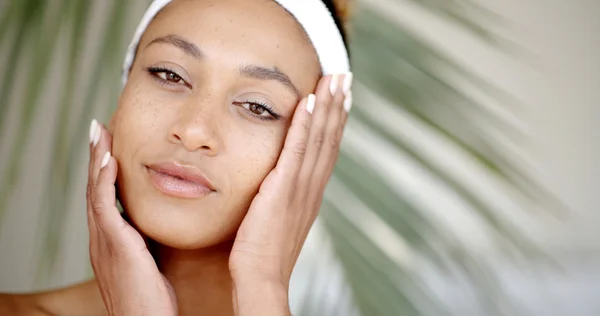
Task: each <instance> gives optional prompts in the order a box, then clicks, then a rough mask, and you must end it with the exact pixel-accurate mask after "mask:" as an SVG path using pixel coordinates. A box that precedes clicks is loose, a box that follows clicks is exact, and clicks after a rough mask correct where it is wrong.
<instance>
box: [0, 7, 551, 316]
mask: <svg viewBox="0 0 600 316" xmlns="http://www.w3.org/2000/svg"><path fill="white" fill-rule="evenodd" d="M126 3H127V2H125V1H118V0H113V1H108V2H107V5H109V6H110V9H109V10H108V11H107V13H105V14H107V17H108V19H107V20H106V22H105V24H104V26H103V28H102V32H101V33H100V34H102V35H101V39H100V43H101V44H100V45H99V47H101V51H100V52H99V53H98V54H97V56H96V57H94V58H93V66H92V70H91V72H90V73H89V76H86V77H82V76H80V75H79V73H80V70H81V68H82V65H81V60H82V57H83V56H82V54H83V53H82V51H84V48H85V47H87V46H89V45H90V42H91V41H93V39H88V38H86V37H85V36H84V34H86V30H88V29H89V28H90V27H92V25H91V22H90V20H92V19H91V16H92V12H93V8H92V6H93V5H92V3H90V2H88V1H79V2H73V1H68V0H59V1H58V2H56V1H53V2H51V1H49V0H22V1H12V2H10V3H9V4H5V5H4V7H5V8H6V10H4V11H3V13H0V44H1V45H2V49H6V50H7V54H6V56H7V61H8V62H7V67H6V68H5V69H4V70H3V71H2V72H0V75H1V76H2V77H0V123H1V124H0V126H2V128H0V139H4V135H5V131H6V128H5V126H6V124H5V123H6V120H7V119H8V110H9V108H14V107H15V106H16V105H14V104H11V100H14V99H17V98H15V95H14V92H13V90H14V82H15V80H11V78H12V77H14V76H15V75H14V74H15V71H16V65H17V64H18V62H19V61H20V60H22V58H27V61H28V62H29V63H30V64H31V65H32V67H31V69H30V70H29V71H28V72H27V73H25V74H24V75H25V76H26V80H27V89H26V91H25V92H24V93H25V95H26V97H25V102H24V103H23V105H22V106H19V108H18V110H19V113H20V115H19V117H20V121H19V123H18V131H17V133H15V135H16V136H15V139H12V141H11V142H9V144H13V145H12V146H11V147H10V148H9V153H8V154H5V155H7V156H8V158H9V159H8V160H7V161H8V163H7V165H6V166H3V167H4V168H5V169H4V170H7V174H3V175H2V177H1V179H0V180H1V181H0V222H2V218H3V217H2V215H3V214H4V213H5V212H6V206H7V205H8V201H9V197H10V196H11V194H12V192H13V190H14V189H15V188H16V187H17V184H18V180H19V179H20V178H19V177H20V175H21V173H20V172H22V169H23V168H22V166H21V165H20V163H21V160H22V159H21V158H22V156H23V152H24V147H25V144H26V143H27V142H28V141H32V140H30V139H29V131H30V130H31V124H32V121H33V118H34V114H35V113H36V112H37V111H38V110H39V108H40V107H41V106H43V102H42V101H40V99H39V95H40V93H41V91H42V90H43V89H44V88H45V82H46V80H47V78H48V69H49V66H48V65H49V64H50V63H51V61H52V60H55V59H56V58H57V56H55V55H53V53H54V52H55V50H56V47H55V46H56V43H58V42H59V41H58V40H57V39H58V37H59V36H66V37H67V41H66V43H68V61H69V62H68V63H67V65H66V74H67V75H66V76H65V77H64V79H63V81H64V82H61V89H63V90H61V95H60V105H61V106H60V108H59V115H58V116H57V120H56V122H54V124H53V125H54V126H57V128H56V129H55V130H54V133H53V135H51V136H50V137H49V141H51V142H52V144H53V147H52V148H54V149H55V150H54V152H53V153H52V157H51V158H50V165H49V168H48V172H47V174H46V175H44V176H43V177H42V180H43V181H45V183H46V185H45V187H44V192H43V194H42V199H43V201H44V203H43V205H44V207H45V210H42V211H41V214H42V216H41V219H40V223H41V226H40V229H39V230H38V232H39V233H38V234H39V235H38V240H39V243H38V245H37V247H36V249H34V251H35V252H36V253H39V254H40V255H39V259H40V260H39V263H40V264H39V266H38V270H37V277H38V281H40V282H41V284H44V285H48V284H50V279H49V276H50V275H52V274H54V273H55V272H56V270H57V269H56V267H55V263H56V259H57V255H58V253H60V250H61V248H62V247H63V246H61V239H62V237H63V234H64V231H65V229H66V226H65V219H66V217H67V215H68V214H69V212H70V211H71V210H70V209H69V207H68V206H69V205H70V204H69V203H68V202H69V192H71V191H72V190H73V189H74V188H73V186H74V183H75V180H76V179H78V178H79V177H81V175H80V174H78V171H79V169H76V168H74V166H76V165H78V164H79V163H81V161H84V160H85V159H86V158H87V157H85V156H84V154H83V151H82V150H80V149H81V148H84V146H83V145H84V143H85V142H86V138H87V128H88V123H89V121H90V119H91V117H92V113H96V114H97V113H98V112H101V113H102V115H104V116H108V113H109V112H110V111H112V110H113V109H114V106H106V104H105V103H102V102H99V101H98V100H104V98H102V97H101V96H102V94H101V93H103V92H106V93H107V94H108V96H109V97H108V99H110V100H111V102H112V103H111V104H114V103H115V102H114V101H115V100H116V99H117V95H118V93H119V91H120V87H119V83H118V75H119V71H120V68H119V67H118V65H120V62H121V58H122V52H123V51H124V48H125V43H126V42H125V41H126V40H127V39H128V38H129V36H130V33H131V31H132V30H131V27H132V26H131V25H127V24H126V23H125V22H126V21H127V20H136V19H135V18H133V19H132V18H131V17H133V16H135V17H138V16H139V15H140V13H141V12H139V10H133V9H130V8H129V7H130V6H131V5H128V4H126ZM408 3H411V4H413V5H417V6H419V7H420V8H421V9H424V10H426V11H428V12H430V13H433V14H434V15H435V16H437V17H439V18H441V19H444V20H446V21H447V22H448V23H451V24H453V25H455V26H458V27H461V28H463V29H464V30H465V31H467V32H469V33H470V34H472V35H473V36H475V37H477V38H478V39H480V40H481V41H483V42H485V43H488V44H489V45H494V46H495V47H498V48H499V49H508V50H509V49H511V48H514V47H515V45H514V44H513V43H510V42H509V41H507V40H505V39H503V38H501V37H500V36H498V35H497V34H494V33H493V32H491V31H490V30H489V28H488V27H486V25H485V24H484V23H483V22H482V21H486V23H491V22H493V23H502V22H504V19H503V18H502V17H499V16H497V15H496V14H494V13H493V12H491V11H489V10H487V9H486V8H484V7H482V6H480V5H479V4H477V3H475V2H472V1H471V0H411V1H409V2H408ZM50 5H52V6H53V8H55V10H48V8H49V6H50ZM396 5H397V4H396V2H393V1H390V0H361V1H358V3H357V10H356V15H355V19H354V21H353V23H352V32H351V33H352V47H351V49H352V58H353V69H354V73H355V78H356V85H355V90H354V93H355V105H354V110H353V113H352V115H351V117H350V119H349V123H348V127H347V133H346V137H345V139H344V142H343V146H342V150H341V152H340V157H339V159H338V163H337V165H336V169H335V171H334V175H333V177H332V180H331V183H330V185H329V186H328V189H327V192H326V196H325V200H324V203H323V209H322V213H321V216H320V218H319V219H318V221H317V223H318V224H317V225H316V226H315V230H314V232H311V236H313V237H311V238H312V239H311V238H309V241H308V242H307V245H308V246H307V247H314V249H316V250H313V251H312V252H310V251H308V250H307V252H306V253H303V256H302V257H301V258H303V259H302V260H301V262H300V264H299V267H298V269H297V271H299V272H298V273H303V272H302V271H303V269H304V270H305V272H304V274H302V275H303V276H305V279H303V280H300V281H301V282H304V283H303V284H305V286H304V288H303V289H299V290H298V292H296V293H295V294H294V293H292V294H293V295H295V296H296V297H297V301H298V302H300V304H299V305H298V307H297V308H296V309H298V311H299V314H298V315H341V314H343V315H369V316H372V315H373V316H377V315H444V314H449V309H447V308H446V307H444V306H443V305H442V304H441V303H440V302H439V301H438V300H436V298H435V296H434V295H432V291H431V290H432V289H431V288H430V285H429V284H428V283H427V282H426V281H425V280H424V279H423V278H422V276H421V275H420V272H419V266H422V265H427V266H430V267H431V269H434V270H435V271H437V272H439V273H442V274H461V275H464V276H465V279H466V280H467V282H468V284H469V286H471V287H473V288H475V289H477V291H478V292H479V293H481V296H480V297H479V300H480V302H481V303H482V304H483V305H485V306H486V309H487V310H488V311H489V312H490V313H496V314H502V313H506V312H507V310H509V311H510V313H511V314H514V313H515V311H514V310H510V309H507V308H506V306H508V305H510V303H511V302H510V300H508V299H506V298H505V297H503V296H502V295H501V293H502V288H501V287H499V282H497V280H496V276H495V275H494V273H493V268H492V267H491V266H490V265H489V264H487V263H486V262H485V260H483V259H482V258H481V256H480V255H479V254H478V253H477V252H476V251H474V250H473V249H471V247H470V246H469V245H468V242H467V241H466V240H464V237H461V236H459V235H460V234H458V230H457V229H456V228H454V227H448V224H447V223H444V222H443V221H440V220H439V218H438V217H437V215H436V210H432V209H430V208H431V207H427V206H425V205H423V204H422V203H420V202H419V198H416V197H415V196H414V195H415V194H414V192H415V190H411V189H409V188H407V187H406V185H407V184H406V183H405V182H406V181H404V182H403V181H400V179H397V178H394V176H392V175H393V174H395V173H394V172H392V171H390V170H388V169H386V168H387V167H386V166H388V167H389V166H396V167H397V166H398V163H399V161H407V162H410V163H411V166H406V168H414V169H418V171H419V172H418V174H419V177H423V178H427V180H428V181H431V182H435V183H437V185H438V186H439V187H441V188H443V191H444V192H446V193H447V194H451V195H453V196H454V197H455V199H456V201H459V202H460V203H461V205H462V206H459V207H455V208H460V209H464V211H465V212H467V213H470V214H471V216H472V217H474V218H477V219H478V220H479V223H480V224H478V229H479V230H480V231H484V232H486V238H489V239H490V241H491V243H493V244H495V245H496V246H497V247H498V248H499V249H509V250H505V251H506V252H507V254H510V252H511V251H517V252H518V253H520V254H521V255H522V256H525V257H531V256H532V254H535V255H538V251H537V249H536V247H535V245H533V244H532V243H530V241H529V240H528V239H527V238H526V237H524V236H523V234H522V233H521V232H520V231H519V230H518V229H516V228H515V226H514V225H513V223H512V222H511V221H510V220H508V219H507V217H506V216H505V215H504V213H505V212H504V210H503V209H502V208H501V207H498V206H497V205H496V203H494V202H495V201H493V200H490V199H489V197H486V196H485V195H482V194H480V192H479V188H478V187H476V186H473V184H472V183H470V182H469V181H467V180H466V177H464V175H461V174H458V173H457V172H455V170H452V168H449V167H448V165H447V164H444V163H442V162H443V158H444V157H440V153H439V152H438V154H432V153H431V152H430V151H428V150H426V148H425V147H426V146H424V144H425V143H427V142H430V138H431V137H430V136H427V137H426V136H424V135H425V134H426V135H433V136H432V137H433V138H435V139H437V141H439V142H443V143H444V144H445V145H447V146H448V148H451V149H452V150H453V151H454V152H459V153H460V154H461V155H462V157H464V159H465V161H467V162H468V163H469V165H471V166H472V167H473V170H475V172H477V173H478V174H480V175H481V176H482V178H485V179H486V181H488V180H489V181H490V182H491V183H496V184H499V185H501V186H503V187H506V188H510V190H511V191H512V192H516V193H518V195H519V196H518V198H526V199H530V200H535V201H539V200H543V201H546V200H547V201H550V199H549V197H550V195H548V194H547V193H545V191H544V190H543V188H541V187H540V186H539V185H538V184H537V183H535V182H534V181H532V180H531V179H529V178H527V177H526V176H524V173H523V172H522V170H521V169H520V168H522V167H521V163H520V161H518V160H516V159H515V158H514V157H513V156H511V155H510V153H509V151H508V150H507V148H505V147H503V146H501V145H499V143H498V142H497V141H496V140H497V137H496V136H497V135H498V134H501V135H502V136H503V137H504V138H506V139H508V140H510V141H512V142H515V143H516V142H517V141H519V140H521V139H524V138H526V137H525V135H523V133H522V132H521V131H520V130H519V129H518V128H517V127H516V126H515V125H514V124H513V123H511V121H509V120H507V119H504V118H503V116H499V115H497V113H499V112H502V113H509V114H510V113H516V114H514V115H515V116H518V115H519V113H518V111H519V109H518V107H515V106H512V105H514V104H517V103H518V102H517V101H516V100H514V98H512V96H510V95H509V94H508V93H506V92H504V91H501V90H500V89H497V88H496V87H494V86H493V85H491V84H489V83H488V82H486V81H485V80H483V79H482V78H480V77H478V76H477V75H476V74H474V73H472V72H471V71H469V70H467V69H465V68H464V67H463V66H461V64H460V63H458V62H456V61H454V60H452V59H451V58H449V57H448V56H446V54H445V53H444V52H443V51H442V50H440V49H437V48H436V47H434V46H433V45H432V44H431V43H430V42H427V41H425V40H423V39H422V38H421V37H420V36H419V35H417V33H415V32H414V30H413V29H411V28H408V27H406V26H405V25H403V24H402V23H399V22H400V21H398V20H397V19H395V18H394V17H393V16H390V12H392V11H393V10H386V8H392V7H394V6H396ZM54 6H58V7H54ZM56 8H57V9H56ZM141 8H142V7H137V9H141ZM52 12H54V13H52ZM50 13H52V14H50ZM61 34H62V35H61ZM5 35H12V36H5ZM26 51H31V54H29V55H28V54H24V52H26ZM449 74H451V75H449ZM19 76H21V74H19ZM457 78H460V80H461V81H463V82H468V83H469V84H470V86H471V87H476V88H477V89H479V90H480V91H481V93H485V94H487V95H488V96H489V97H491V98H495V99H496V100H498V101H499V102H498V104H501V105H498V106H495V107H493V106H492V107H490V106H489V105H484V104H481V103H479V102H478V101H477V100H475V99H474V98H472V97H471V96H470V95H469V94H468V93H466V92H464V91H463V90H462V89H461V88H460V87H461V85H459V84H457V83H456V82H455V81H456V80H457ZM77 91H83V92H80V94H81V95H82V96H83V97H82V99H83V103H82V105H81V106H78V105H76V104H78V103H77V100H78V99H77V98H76V95H77ZM99 109H101V111H99ZM397 117H398V118H399V117H402V119H403V121H402V122H410V124H413V125H415V126H417V127H418V128H417V129H412V130H409V129H406V128H403V127H402V126H400V125H401V121H400V120H395V118H397ZM403 124H404V123H403ZM415 131H420V132H415ZM430 147H431V146H430ZM442 154H444V153H442ZM386 159H387V160H386ZM390 159H397V161H390ZM413 181H414V179H413ZM421 190H422V189H421ZM554 202H555V201H552V203H554ZM4 224H5V223H4ZM315 236H316V237H315ZM311 245H312V246H311ZM305 249H306V248H305ZM81 255H82V256H86V257H87V253H82V254H81ZM322 258H327V259H326V260H321V259H322ZM306 271H308V272H306ZM497 302H502V304H498V303H497ZM340 313H341V314H340Z"/></svg>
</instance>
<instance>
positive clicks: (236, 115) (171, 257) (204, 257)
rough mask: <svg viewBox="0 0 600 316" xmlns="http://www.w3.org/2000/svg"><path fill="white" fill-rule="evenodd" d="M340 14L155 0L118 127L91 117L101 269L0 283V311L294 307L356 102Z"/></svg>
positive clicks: (258, 1) (320, 6) (94, 236)
mask: <svg viewBox="0 0 600 316" xmlns="http://www.w3.org/2000/svg"><path fill="white" fill-rule="evenodd" d="M330 12H334V14H333V15H334V17H333V18H332V17H331V16H330V14H331V13H330ZM336 12H339V11H336V10H335V9H334V7H333V4H332V3H331V1H325V2H322V1H321V0H303V1H299V0H287V1H283V0H277V1H271V0H227V1H225V0H194V1H191V0H174V1H155V2H154V3H153V4H152V6H151V7H150V9H149V10H148V12H147V14H146V15H145V16H144V18H143V20H142V22H141V24H140V27H139V28H138V30H137V32H136V35H135V36H134V40H133V42H132V45H130V53H129V54H128V56H127V58H126V61H125V68H124V83H125V86H124V89H123V92H122V94H121V97H120V99H119V105H118V109H117V111H116V113H114V115H113V117H112V119H111V121H110V124H109V128H108V129H106V128H105V127H104V126H102V125H101V124H99V123H97V122H96V121H93V122H92V125H91V127H90V157H91V158H90V163H89V174H88V190H87V201H88V203H87V204H88V205H87V211H88V225H89V230H90V257H91V262H92V266H93V269H94V272H95V277H96V278H95V279H94V280H92V281H90V282H87V283H83V284H80V285H76V286H73V287H70V288H66V289H61V290H58V291H51V292H47V293H39V294H31V295H22V296H8V295H5V296H2V297H1V298H2V303H3V304H2V305H1V306H2V307H0V311H1V312H4V313H6V314H10V315H107V314H108V315H161V316H164V315H289V314H290V311H289V307H288V301H287V299H288V283H289V280H290V275H291V272H292V269H293V266H294V264H295V262H296V259H297V257H298V254H299V252H300V249H301V248H302V244H303V243H304V240H305V239H306V235H307V233H308V231H309V228H310V226H311V225H312V223H313V221H314V219H315V217H316V215H317V213H318V209H319V206H320V204H321V199H322V196H323V190H324V187H325V185H326V183H327V181H328V179H329V176H330V174H331V172H332V169H333V166H334V163H335V160H336V157H337V154H338V146H339V140H340V138H341V135H342V132H343V126H344V123H345V121H346V118H347V111H348V110H349V106H350V104H351V93H350V85H351V80H352V75H351V73H350V72H349V67H348V58H347V52H346V48H345V46H344V42H343V36H342V34H343V30H342V29H341V26H340V22H339V21H340V18H341V17H340V16H339V15H338V14H336ZM157 13H158V14H157ZM313 93H314V94H313ZM117 193H118V200H119V201H120V203H121V204H122V206H123V209H124V210H125V214H126V217H127V220H125V219H124V218H123V217H121V215H120V214H119V212H118V210H117V208H116V201H117V197H116V195H117ZM2 308H4V310H2ZM2 315H4V314H2Z"/></svg>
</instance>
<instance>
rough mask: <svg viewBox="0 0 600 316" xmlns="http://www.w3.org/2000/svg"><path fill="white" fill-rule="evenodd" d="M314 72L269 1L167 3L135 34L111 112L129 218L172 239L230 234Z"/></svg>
mask: <svg viewBox="0 0 600 316" xmlns="http://www.w3.org/2000/svg"><path fill="white" fill-rule="evenodd" d="M319 74H320V66H319V63H318V58H317V55H316V53H315V51H314V48H313V47H312V45H311V44H310V41H309V40H308V38H307V37H306V35H305V34H304V32H303V30H302V28H301V26H300V25H299V24H298V23H297V22H296V21H295V20H294V18H293V17H292V16H291V15H290V14H289V13H287V11H285V9H283V8H281V7H279V5H278V4H276V3H275V2H274V1H271V0H252V1H249V0H195V1H193V0H176V1H173V2H172V3H171V4H169V5H168V6H167V7H166V8H165V9H164V10H163V11H161V12H160V13H159V15H158V16H157V17H156V18H155V19H154V20H153V22H152V23H151V25H150V26H149V28H148V29H147V31H146V32H145V34H144V36H143V38H142V40H141V42H140V45H139V48H138V52H137V55H136V60H135V63H134V65H133V67H132V69H131V73H130V75H129V81H128V83H127V85H126V87H125V89H124V91H123V93H122V95H121V98H120V100H119V106H118V110H117V111H116V113H115V114H114V116H113V119H112V121H111V131H112V132H113V148H112V150H113V156H114V157H115V158H116V159H117V161H118V164H119V175H118V183H117V184H118V187H119V192H120V199H121V202H122V203H123V205H124V207H125V209H126V210H127V212H128V214H129V217H130V218H131V220H132V221H133V223H134V225H135V226H136V227H137V228H138V229H139V230H140V231H141V232H142V233H143V234H145V235H147V236H148V237H150V238H152V239H154V240H156V241H158V242H160V243H162V244H165V245H168V246H171V247H175V248H181V249H194V248H201V247H207V246H210V245H214V244H217V243H219V242H223V241H225V240H228V239H230V238H232V237H233V236H234V234H235V232H236V230H237V228H238V227H239V224H240V223H241V221H242V219H243V217H244V215H245V213H246V211H247V209H248V207H249V205H250V203H251V201H252V199H253V198H254V196H255V194H256V193H257V191H258V188H259V186H260V184H261V182H262V181H263V179H264V178H265V177H266V175H267V174H268V173H269V171H271V169H272V168H273V167H274V166H275V164H276V162H277V159H278V156H279V153H280V151H281V149H282V146H283V142H284V138H285V136H286V133H287V129H288V127H289V125H290V123H291V119H292V114H293V112H294V109H295V107H296V105H297V104H298V102H299V101H300V99H301V98H302V97H304V96H306V95H308V94H309V93H311V92H312V91H313V90H314V88H315V86H316V83H317V80H318V79H319V78H318V77H319ZM178 177H179V178H183V179H185V180H183V179H179V178H178ZM202 177H204V178H205V180H207V181H208V182H207V183H205V182H203V181H204V180H202ZM207 188H208V189H207Z"/></svg>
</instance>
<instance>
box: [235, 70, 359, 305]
mask: <svg viewBox="0 0 600 316" xmlns="http://www.w3.org/2000/svg"><path fill="white" fill-rule="evenodd" d="M351 80H352V74H348V75H341V76H335V77H332V76H326V77H323V78H322V79H321V80H320V82H319V84H318V86H317V91H316V94H315V95H316V97H315V95H310V96H309V97H308V98H304V99H303V100H302V101H301V102H300V104H299V105H298V107H297V108H296V111H295V113H294V117H293V120H292V123H291V126H290V129H289V131H288V134H287V137H286V140H285V144H284V146H283V150H282V152H281V155H280V157H279V160H278V162H277V165H276V166H275V168H274V169H273V170H272V171H271V172H270V173H269V174H268V175H267V177H266V178H265V180H264V181H263V183H262V184H261V186H260V189H259V192H258V194H257V195H256V197H255V198H254V200H253V201H252V204H251V205H250V208H249V210H248V213H247V214H246V217H245V218H244V220H243V222H242V224H241V226H240V228H239V230H238V233H237V236H236V239H235V242H234V244H233V249H232V251H231V256H230V259H229V268H230V271H231V276H232V278H233V284H234V306H235V310H236V315H278V316H279V315H288V314H289V307H288V284H289V280H290V277H291V273H292V269H293V268H294V265H295V263H296V260H297V259H298V256H299V254H300V250H301V249H302V246H303V244H304V241H305V240H306V237H307V235H308V232H309V230H310V227H311V226H312V224H313V222H314V221H315V219H316V217H317V214H318V212H319V209H320V206H321V201H322V199H323V193H324V190H325V186H326V184H327V182H328V181H329V178H330V176H331V173H332V171H333V167H334V164H335V162H336V160H337V156H338V152H339V146H340V140H341V138H342V134H343V131H344V125H345V123H346V119H347V117H348V110H349V107H350V104H351V102H352V100H351V99H352V96H351V94H350V92H349V91H350V84H351ZM332 92H333V93H332ZM313 109H314V110H313ZM311 112H312V114H311Z"/></svg>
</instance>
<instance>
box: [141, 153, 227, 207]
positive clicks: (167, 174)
mask: <svg viewBox="0 0 600 316" xmlns="http://www.w3.org/2000/svg"><path fill="white" fill-rule="evenodd" d="M147 169H148V175H149V176H150V180H151V182H152V183H153V184H154V186H155V187H156V188H157V189H158V190H159V191H161V192H163V193H165V194H167V195H170V196H174V197H178V198H186V199H193V198H199V197H203V196H206V195H208V194H210V193H212V192H215V189H214V187H213V186H212V184H211V183H210V182H209V181H208V180H207V179H206V178H205V177H204V175H203V174H202V172H200V170H198V169H197V168H195V167H192V166H188V165H184V164H179V163H175V162H174V163H159V164H153V165H149V166H147Z"/></svg>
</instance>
